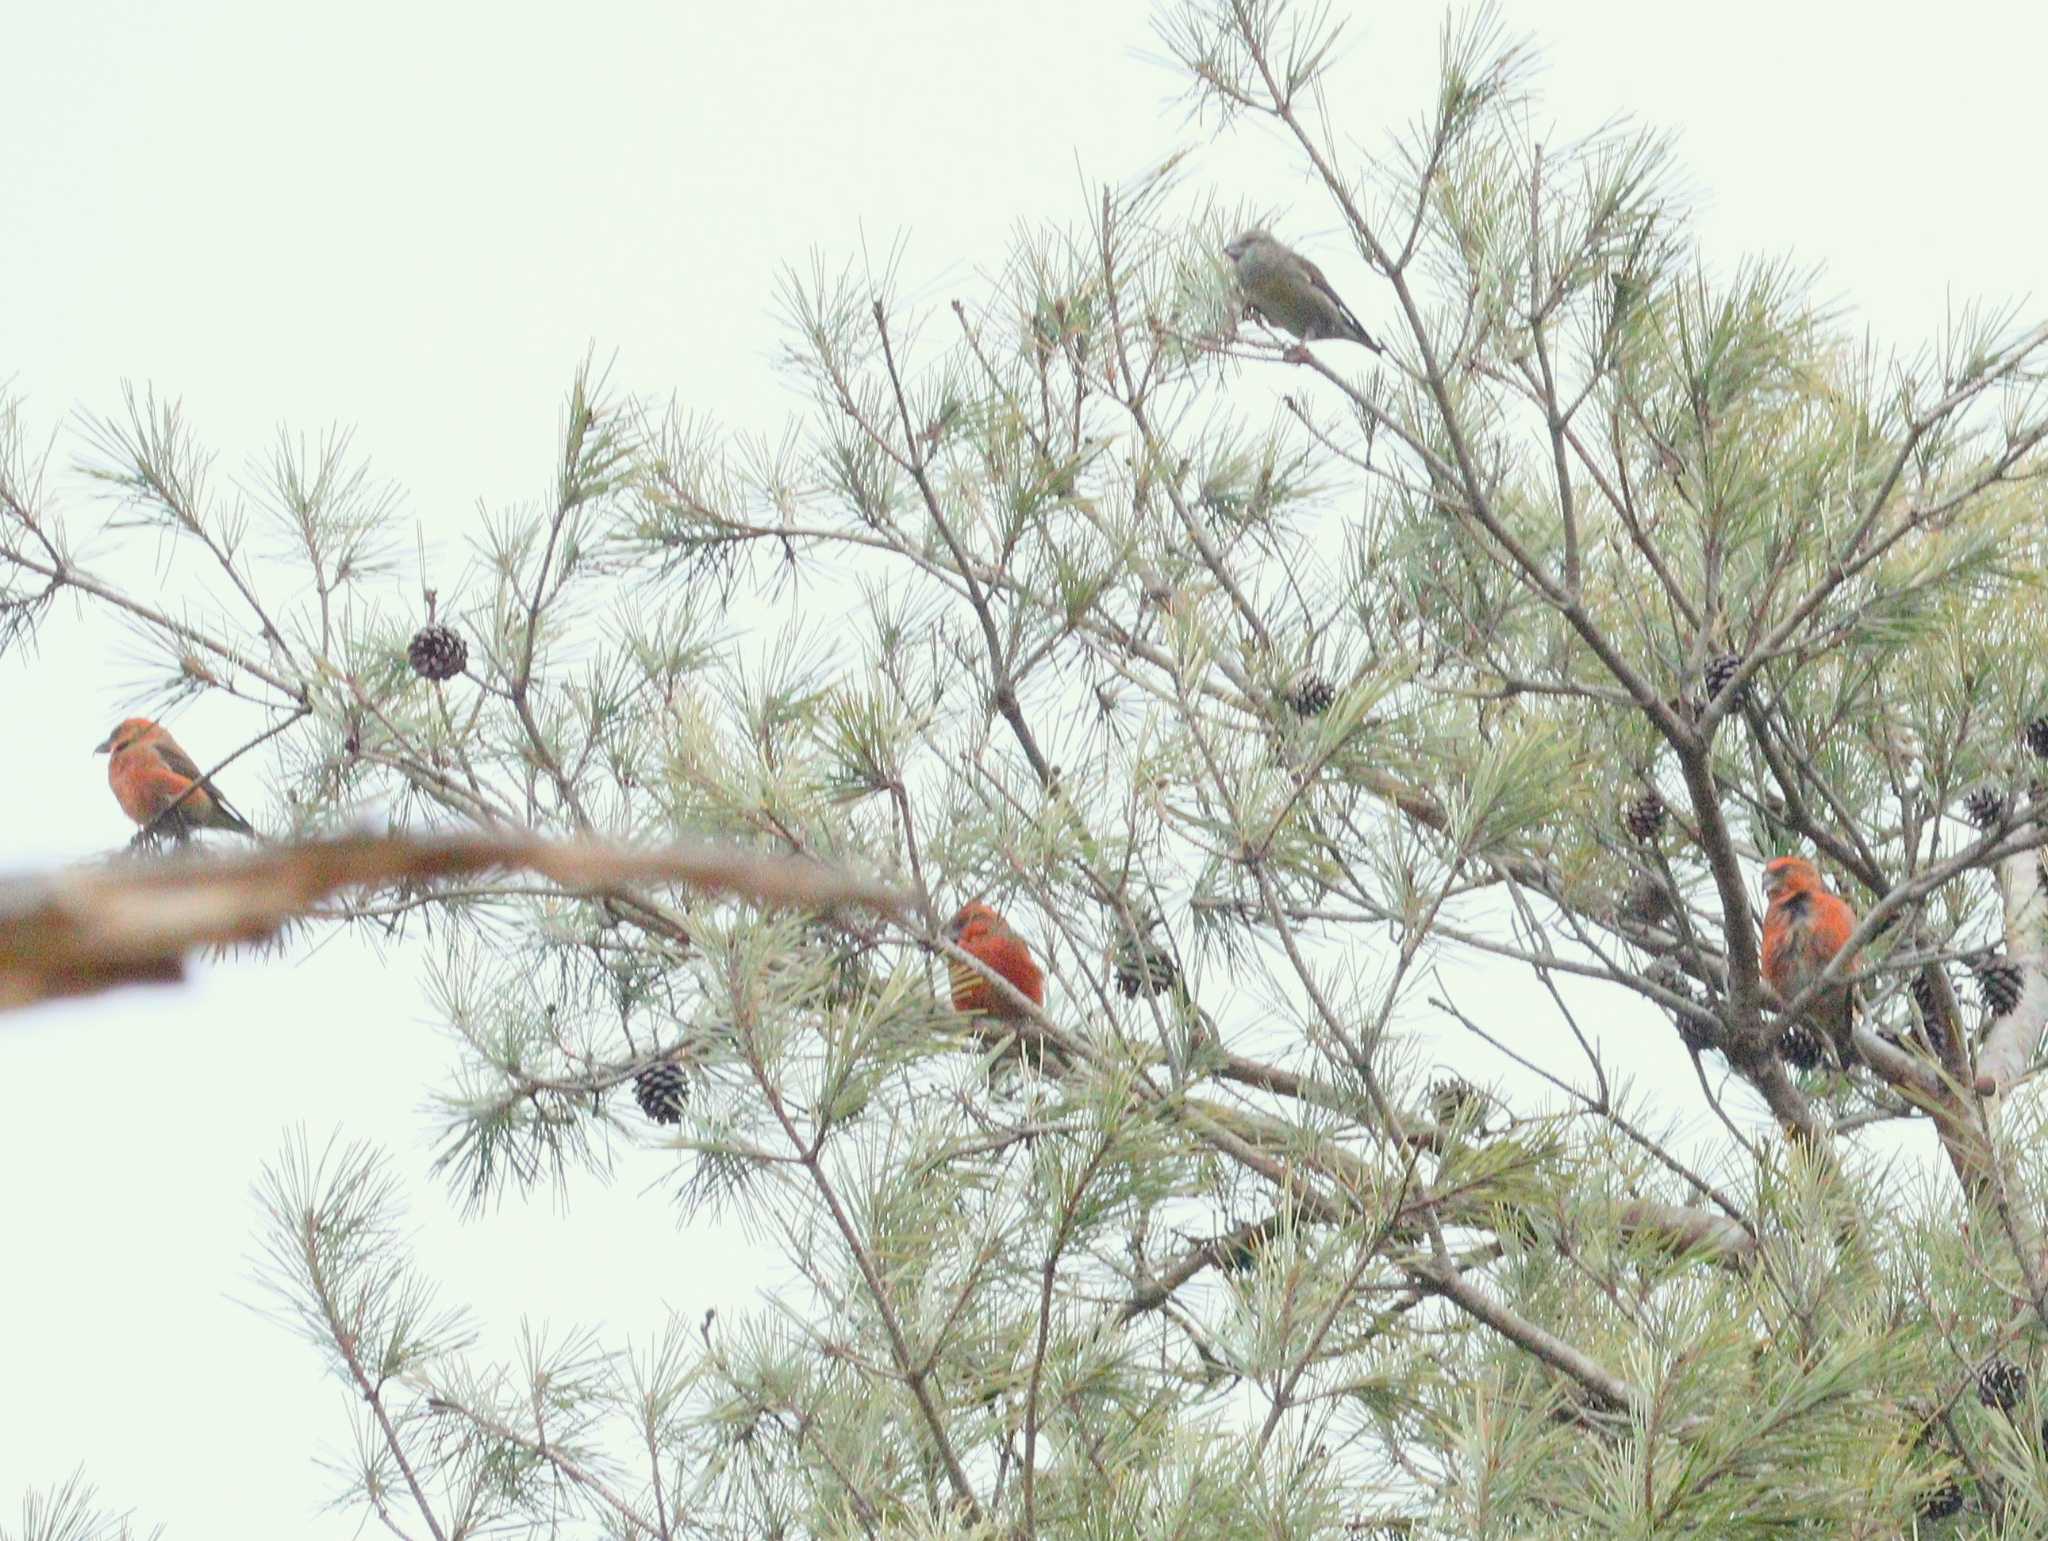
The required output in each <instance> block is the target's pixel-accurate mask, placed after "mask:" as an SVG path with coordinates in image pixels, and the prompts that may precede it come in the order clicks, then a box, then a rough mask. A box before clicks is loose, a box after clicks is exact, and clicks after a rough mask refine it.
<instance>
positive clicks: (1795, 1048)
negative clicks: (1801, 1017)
mask: <svg viewBox="0 0 2048 1541" xmlns="http://www.w3.org/2000/svg"><path fill="white" fill-rule="evenodd" d="M1778 1058H1780V1059H1782V1060H1783V1061H1784V1062H1785V1063H1786V1064H1788V1065H1790V1066H1791V1067H1792V1068H1793V1069H1794V1070H1798V1071H1809V1070H1818V1069H1820V1067H1821V1066H1822V1065H1825V1064H1826V1063H1827V1062H1828V1046H1827V1044H1826V1043H1825V1042H1824V1041H1823V1040H1822V1038H1821V1036H1820V1034H1819V1033H1816V1032H1815V1031H1814V1030H1813V1029H1812V1028H1810V1027H1808V1026H1807V1025H1806V1024H1805V1023H1804V1022H1794V1023H1793V1024H1792V1025H1791V1026H1790V1027H1788V1028H1786V1029H1785V1033H1784V1036H1783V1037H1781V1038H1780V1039H1779V1040H1778Z"/></svg>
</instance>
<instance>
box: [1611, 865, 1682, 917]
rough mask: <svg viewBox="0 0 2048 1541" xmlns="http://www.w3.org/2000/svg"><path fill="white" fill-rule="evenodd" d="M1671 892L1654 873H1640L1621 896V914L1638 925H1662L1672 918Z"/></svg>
mask: <svg viewBox="0 0 2048 1541" xmlns="http://www.w3.org/2000/svg"><path fill="white" fill-rule="evenodd" d="M1673 908H1674V906H1673V905H1672V903H1671V890H1670V889H1669V888H1666V887H1665V886H1664V880H1663V879H1662V878H1660V877H1659V876H1657V874H1656V873H1654V872H1638V873H1637V874H1636V875H1635V879H1634V881H1632V882H1631V883H1630V884H1629V885H1628V891H1627V892H1626V893H1624V894H1623V895H1622V896H1621V914H1622V917H1623V918H1624V919H1626V920H1632V921H1634V922H1636V924H1638V925H1642V926H1655V925H1661V924H1662V923H1663V922H1664V921H1667V920H1669V919H1670V918H1671V913H1672V910H1673Z"/></svg>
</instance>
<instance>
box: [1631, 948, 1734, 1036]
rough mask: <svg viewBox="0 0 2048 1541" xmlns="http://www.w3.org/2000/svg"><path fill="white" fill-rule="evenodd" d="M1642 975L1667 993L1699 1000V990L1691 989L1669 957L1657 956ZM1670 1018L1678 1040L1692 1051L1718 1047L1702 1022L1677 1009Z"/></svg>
mask: <svg viewBox="0 0 2048 1541" xmlns="http://www.w3.org/2000/svg"><path fill="white" fill-rule="evenodd" d="M1643 977H1644V978H1645V979H1647V980H1648V981H1649V982H1650V983H1651V984H1653V985H1655V986H1656V987H1657V988H1658V989H1660V990H1663V991H1665V992H1666V993H1667V994H1671V995H1677V996H1682V997H1684V998H1685V999H1686V1000H1689V1001H1695V1002H1697V1001H1698V1000H1699V992H1698V991H1696V990H1694V989H1693V987H1692V981H1691V980H1689V979H1687V978H1686V977H1685V975H1684V974H1682V973H1681V972H1679V968H1678V965H1677V964H1675V963H1673V962H1672V961H1671V960H1670V959H1669V958H1659V959H1658V960H1657V961H1656V962H1655V963H1652V964H1651V965H1650V967H1649V969H1648V971H1647V972H1646V973H1645V974H1644V975H1643ZM1671 1019H1672V1021H1673V1022H1674V1023H1676V1024H1677V1027H1678V1037H1679V1041H1680V1042H1682V1043H1683V1044H1684V1045H1685V1046H1686V1047H1687V1048H1688V1049H1690V1050H1692V1052H1693V1053H1695V1054H1704V1053H1705V1052H1706V1051H1707V1050H1708V1049H1712V1048H1716V1047H1718V1045H1717V1044H1716V1043H1715V1040H1714V1033H1713V1030H1712V1029H1711V1028H1709V1027H1707V1026H1706V1025H1705V1024H1704V1023H1702V1022H1697V1021H1695V1020H1694V1019H1693V1018H1691V1017H1689V1016H1687V1015H1686V1014H1685V1013H1683V1012H1679V1011H1674V1012H1672V1013H1671Z"/></svg>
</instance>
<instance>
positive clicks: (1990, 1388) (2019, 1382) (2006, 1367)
mask: <svg viewBox="0 0 2048 1541" xmlns="http://www.w3.org/2000/svg"><path fill="white" fill-rule="evenodd" d="M2026 1395H2027V1372H2026V1371H2025V1370H2024V1369H2022V1368H2021V1367H2020V1366H2019V1365H2016V1364H2014V1363H2013V1362H2012V1361H2011V1360H2010V1359H2008V1358H2006V1357H2005V1356H2004V1355H2003V1354H2000V1355H1998V1356H1996V1357H1995V1358H1994V1359H1992V1361H1991V1362H1990V1363H1989V1364H1987V1365H1985V1366H1984V1368H1983V1369H1982V1370H1980V1371H1978V1372H1977V1400H1978V1401H1980V1402H1982V1403H1983V1404H1984V1405H1985V1406H1986V1407H1989V1408H1994V1409H1996V1410H1997V1411H1999V1412H2001V1413H2009V1412H2011V1411H2012V1410H2013V1409H2014V1408H2015V1407H2018V1406H2019V1405H2020V1403H2021V1402H2022V1401H2024V1400H2025V1399H2026Z"/></svg>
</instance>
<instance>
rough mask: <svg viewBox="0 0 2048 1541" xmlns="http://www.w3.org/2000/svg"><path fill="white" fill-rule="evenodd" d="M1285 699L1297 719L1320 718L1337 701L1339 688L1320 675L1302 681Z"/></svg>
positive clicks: (1313, 675)
mask: <svg viewBox="0 0 2048 1541" xmlns="http://www.w3.org/2000/svg"><path fill="white" fill-rule="evenodd" d="M1283 699H1284V700H1285V701H1286V702H1287V704H1288V706H1289V707H1290V708H1292V709H1293V711H1294V715H1295V716H1297V717H1320V716H1322V715H1323V713H1324V712H1327V711H1328V710H1329V709H1330V704H1331V703H1332V702H1333V701H1335V700H1336V699H1337V687H1336V686H1335V685H1332V684H1331V683H1330V682H1329V681H1328V680H1326V679H1324V678H1323V677H1322V675H1320V674H1311V675H1309V676H1308V677H1307V678H1306V679H1304V680H1302V681H1301V682H1300V683H1299V684H1297V685H1296V686H1295V687H1294V688H1293V689H1292V690H1290V691H1288V692H1287V694H1286V696H1285V697H1283Z"/></svg>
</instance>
